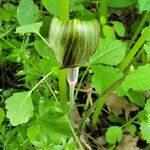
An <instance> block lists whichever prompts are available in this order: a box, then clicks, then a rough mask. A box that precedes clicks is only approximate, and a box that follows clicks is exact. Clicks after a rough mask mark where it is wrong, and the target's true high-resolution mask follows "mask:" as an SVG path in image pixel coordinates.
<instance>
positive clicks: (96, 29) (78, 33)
mask: <svg viewBox="0 0 150 150" xmlns="http://www.w3.org/2000/svg"><path fill="white" fill-rule="evenodd" d="M99 34H100V26H99V22H98V21H97V20H91V21H80V20H77V19H74V20H69V21H66V22H62V21H60V20H59V19H58V18H57V17H54V18H53V19H52V21H51V25H50V32H49V42H50V46H51V48H52V50H53V52H54V55H55V57H56V59H57V61H58V62H59V63H60V65H61V67H62V68H75V67H78V66H81V65H83V64H84V63H85V62H86V61H87V60H88V59H89V57H90V56H91V55H92V54H93V53H94V52H95V50H96V48H97V45H98V42H99Z"/></svg>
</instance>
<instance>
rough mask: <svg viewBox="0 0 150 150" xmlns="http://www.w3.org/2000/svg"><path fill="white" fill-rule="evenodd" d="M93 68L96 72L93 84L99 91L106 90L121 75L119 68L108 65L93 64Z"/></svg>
mask: <svg viewBox="0 0 150 150" xmlns="http://www.w3.org/2000/svg"><path fill="white" fill-rule="evenodd" d="M92 70H93V72H94V75H93V77H92V84H93V85H94V86H95V88H96V90H97V91H99V92H102V91H104V90H106V89H107V88H108V87H109V86H110V85H111V84H113V83H114V82H115V81H117V80H118V79H119V78H120V77H121V73H120V72H119V70H117V69H115V68H112V67H108V66H102V65H95V66H92ZM110 77H111V78H110Z"/></svg>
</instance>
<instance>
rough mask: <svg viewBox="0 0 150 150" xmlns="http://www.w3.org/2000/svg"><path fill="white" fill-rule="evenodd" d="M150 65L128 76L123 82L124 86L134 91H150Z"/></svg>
mask: <svg viewBox="0 0 150 150" xmlns="http://www.w3.org/2000/svg"><path fill="white" fill-rule="evenodd" d="M149 77H150V64H147V65H144V66H141V67H139V68H138V69H136V70H135V71H133V72H131V73H130V74H129V75H127V77H126V79H125V80H124V82H123V86H124V87H125V88H127V89H129V88H132V89H133V90H137V91H138V90H141V91H144V90H149V89H150V78H149Z"/></svg>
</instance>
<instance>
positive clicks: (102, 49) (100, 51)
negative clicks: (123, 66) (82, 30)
mask: <svg viewBox="0 0 150 150" xmlns="http://www.w3.org/2000/svg"><path fill="white" fill-rule="evenodd" d="M126 49H127V44H126V43H124V42H121V41H119V40H110V39H100V42H99V45H98V48H97V50H96V52H95V53H94V55H93V56H92V57H91V58H90V60H89V63H90V64H96V63H103V64H107V65H117V64H119V63H120V62H121V61H122V60H123V59H124V57H125V53H126Z"/></svg>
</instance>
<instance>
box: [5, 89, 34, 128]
mask: <svg viewBox="0 0 150 150" xmlns="http://www.w3.org/2000/svg"><path fill="white" fill-rule="evenodd" d="M6 109H7V118H8V119H9V120H10V123H11V124H12V125H13V126H17V125H19V124H23V123H27V122H28V121H29V118H30V117H32V115H33V109H34V108H33V104H32V99H31V95H30V93H29V92H19V93H14V94H13V96H11V97H9V98H7V99H6Z"/></svg>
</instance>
